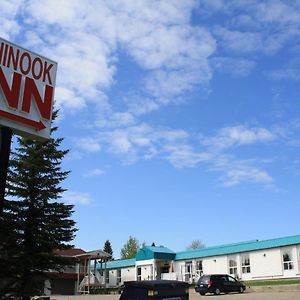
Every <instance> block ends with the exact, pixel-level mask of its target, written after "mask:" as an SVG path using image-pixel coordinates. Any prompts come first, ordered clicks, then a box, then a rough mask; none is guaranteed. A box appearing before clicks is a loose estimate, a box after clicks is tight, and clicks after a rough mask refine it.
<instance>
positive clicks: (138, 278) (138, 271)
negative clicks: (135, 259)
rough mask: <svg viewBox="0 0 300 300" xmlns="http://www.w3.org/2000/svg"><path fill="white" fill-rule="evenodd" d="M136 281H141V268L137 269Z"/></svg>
mask: <svg viewBox="0 0 300 300" xmlns="http://www.w3.org/2000/svg"><path fill="white" fill-rule="evenodd" d="M137 280H138V281H141V280H142V268H141V267H138V268H137Z"/></svg>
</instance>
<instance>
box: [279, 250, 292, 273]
mask: <svg viewBox="0 0 300 300" xmlns="http://www.w3.org/2000/svg"><path fill="white" fill-rule="evenodd" d="M282 258H283V269H284V270H292V269H294V266H293V258H292V252H291V251H290V250H285V251H284V252H283V254H282Z"/></svg>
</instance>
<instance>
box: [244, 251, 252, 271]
mask: <svg viewBox="0 0 300 300" xmlns="http://www.w3.org/2000/svg"><path fill="white" fill-rule="evenodd" d="M242 273H243V274H245V273H251V268H250V257H249V254H244V255H242Z"/></svg>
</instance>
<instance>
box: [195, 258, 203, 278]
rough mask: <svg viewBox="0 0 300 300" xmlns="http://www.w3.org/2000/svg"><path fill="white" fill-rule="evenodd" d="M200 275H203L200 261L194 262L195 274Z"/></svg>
mask: <svg viewBox="0 0 300 300" xmlns="http://www.w3.org/2000/svg"><path fill="white" fill-rule="evenodd" d="M202 273H203V266H202V260H196V274H199V275H202Z"/></svg>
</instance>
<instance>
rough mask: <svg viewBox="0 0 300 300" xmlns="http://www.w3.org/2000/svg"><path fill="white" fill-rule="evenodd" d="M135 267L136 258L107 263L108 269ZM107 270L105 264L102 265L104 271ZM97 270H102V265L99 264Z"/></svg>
mask: <svg viewBox="0 0 300 300" xmlns="http://www.w3.org/2000/svg"><path fill="white" fill-rule="evenodd" d="M134 266H135V258H129V259H120V260H111V261H108V262H107V263H106V269H119V268H128V267H134ZM104 268H105V264H104V263H102V269H104ZM97 269H100V264H99V263H98V264H97Z"/></svg>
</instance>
